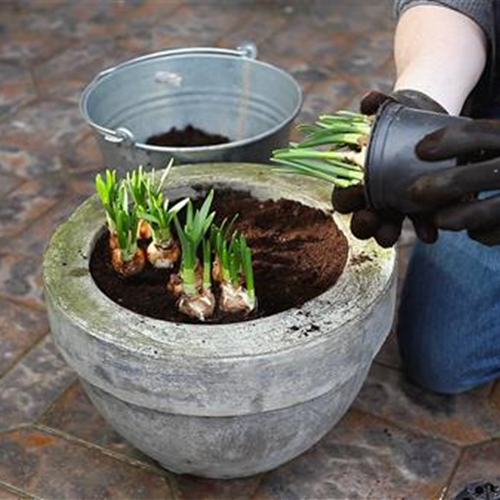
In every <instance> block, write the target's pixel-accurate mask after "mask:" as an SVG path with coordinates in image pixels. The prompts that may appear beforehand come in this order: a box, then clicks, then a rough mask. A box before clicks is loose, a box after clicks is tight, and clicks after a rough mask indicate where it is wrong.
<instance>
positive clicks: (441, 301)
mask: <svg viewBox="0 0 500 500" xmlns="http://www.w3.org/2000/svg"><path fill="white" fill-rule="evenodd" d="M398 340H399V345H400V351H401V355H402V358H403V363H404V365H405V367H406V370H407V373H408V375H409V377H410V378H411V379H412V380H414V381H415V382H417V383H418V384H420V385H422V386H423V387H426V388H428V389H430V390H433V391H435V392H439V393H444V394H455V393H459V392H463V391H465V390H467V389H470V388H472V387H474V386H476V385H479V384H481V383H484V382H487V381H490V380H493V379H495V378H500V247H495V248H488V247H484V246H481V245H479V244H477V243H474V242H473V241H471V240H469V238H468V237H467V235H466V234H465V233H460V234H457V233H446V232H442V233H441V234H440V239H439V241H438V242H437V243H436V244H434V245H424V244H422V243H417V245H416V247H415V250H414V253H413V255H412V259H411V261H410V265H409V268H408V273H407V276H406V280H405V284H404V288H403V294H402V299H401V306H400V309H399V319H398Z"/></svg>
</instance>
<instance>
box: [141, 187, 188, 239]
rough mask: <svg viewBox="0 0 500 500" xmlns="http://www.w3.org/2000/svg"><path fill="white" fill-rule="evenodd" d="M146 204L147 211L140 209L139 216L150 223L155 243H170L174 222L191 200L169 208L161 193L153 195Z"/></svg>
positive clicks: (184, 200)
mask: <svg viewBox="0 0 500 500" xmlns="http://www.w3.org/2000/svg"><path fill="white" fill-rule="evenodd" d="M146 203H147V211H146V210H144V209H139V216H140V217H141V218H142V219H144V220H146V221H148V222H149V225H150V227H151V232H152V236H153V241H154V242H155V243H156V244H158V245H161V244H165V243H168V242H170V241H171V240H172V232H171V226H172V221H173V220H174V217H175V216H176V215H177V214H178V213H179V212H180V211H181V210H182V209H183V208H184V207H185V206H186V205H187V204H188V203H189V198H185V199H183V200H181V201H179V202H178V203H176V204H175V205H174V206H173V207H170V208H169V201H168V199H167V200H165V201H163V193H161V192H159V193H157V194H156V195H153V194H152V193H151V194H150V195H149V196H148V198H147V201H146Z"/></svg>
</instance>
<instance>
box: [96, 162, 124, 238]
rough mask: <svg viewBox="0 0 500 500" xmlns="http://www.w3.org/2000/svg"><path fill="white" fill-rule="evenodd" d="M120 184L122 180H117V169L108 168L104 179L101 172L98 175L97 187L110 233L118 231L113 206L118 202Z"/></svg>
mask: <svg viewBox="0 0 500 500" xmlns="http://www.w3.org/2000/svg"><path fill="white" fill-rule="evenodd" d="M119 186H120V182H119V181H118V180H117V176H116V170H106V173H105V177H104V179H103V177H102V176H101V174H97V175H96V178H95V187H96V191H97V195H98V196H99V199H100V200H101V203H102V206H103V207H104V210H105V211H106V219H107V223H108V229H109V232H110V233H114V232H116V227H115V220H114V217H115V213H114V208H113V207H114V205H115V204H116V199H117V195H118V188H119Z"/></svg>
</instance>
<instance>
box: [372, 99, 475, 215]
mask: <svg viewBox="0 0 500 500" xmlns="http://www.w3.org/2000/svg"><path fill="white" fill-rule="evenodd" d="M468 120H469V119H468V118H463V117H456V116H450V115H446V114H440V113H432V112H429V111H421V110H417V109H410V108H407V107H405V106H402V105H400V104H397V103H395V102H387V103H385V104H384V105H383V106H382V107H381V108H380V109H379V111H378V113H377V115H376V117H375V123H374V124H373V128H372V132H371V135H370V142H369V145H368V152H367V160H366V173H365V190H366V195H367V199H368V200H369V202H370V204H371V206H372V207H373V208H375V209H377V210H380V211H386V212H399V213H405V214H412V213H422V212H424V211H425V207H422V206H420V205H419V204H418V203H415V202H414V201H413V200H412V199H411V198H410V196H409V188H410V186H411V185H412V183H413V182H414V181H415V180H416V179H417V178H418V177H420V176H422V175H424V174H426V173H429V172H431V171H433V170H436V169H442V168H446V167H453V166H456V159H454V158H453V159H449V160H444V161H438V162H428V161H423V160H421V159H420V158H419V157H418V156H417V154H416V151H415V148H416V146H417V144H418V143H419V141H420V140H421V139H422V138H423V137H424V136H426V135H427V134H429V133H431V132H434V131H436V130H438V129H440V128H442V127H445V126H447V125H453V124H457V123H460V122H461V121H468Z"/></svg>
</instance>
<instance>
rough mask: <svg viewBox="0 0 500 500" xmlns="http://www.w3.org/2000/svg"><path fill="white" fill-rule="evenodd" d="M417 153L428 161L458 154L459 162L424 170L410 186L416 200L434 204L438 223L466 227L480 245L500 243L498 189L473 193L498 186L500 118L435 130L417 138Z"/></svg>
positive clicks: (443, 226)
mask: <svg viewBox="0 0 500 500" xmlns="http://www.w3.org/2000/svg"><path fill="white" fill-rule="evenodd" d="M417 154H418V156H419V157H420V158H421V159H423V160H428V161H438V160H443V159H445V158H457V159H458V164H459V166H458V167H451V168H446V169H443V170H438V171H436V172H432V173H429V174H426V175H425V176H423V177H421V178H419V179H418V180H417V181H416V182H415V183H414V185H413V186H412V187H411V188H410V196H411V198H412V199H413V200H414V201H418V203H423V204H425V205H428V206H429V208H430V209H432V210H436V211H435V215H434V223H435V224H436V226H437V227H438V228H439V229H445V230H450V231H462V230H466V231H467V232H468V234H469V236H470V238H472V239H473V240H476V241H478V242H479V243H482V244H483V245H487V246H493V245H500V195H498V194H495V195H493V196H491V197H489V198H488V199H484V200H477V199H476V195H477V194H478V193H479V192H480V191H488V190H498V189H500V120H473V121H470V122H467V123H463V124H460V125H453V126H449V127H446V128H444V129H441V130H438V131H436V132H433V133H432V134H429V135H428V136H426V137H425V138H424V139H423V140H422V141H421V142H420V143H419V144H418V146H417Z"/></svg>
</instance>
